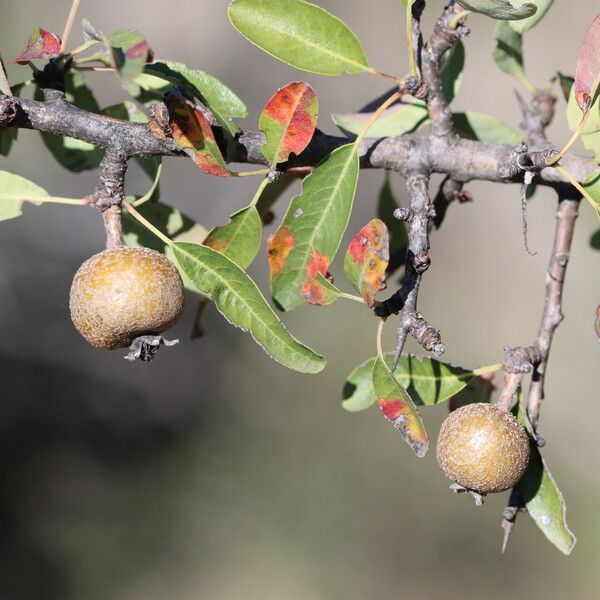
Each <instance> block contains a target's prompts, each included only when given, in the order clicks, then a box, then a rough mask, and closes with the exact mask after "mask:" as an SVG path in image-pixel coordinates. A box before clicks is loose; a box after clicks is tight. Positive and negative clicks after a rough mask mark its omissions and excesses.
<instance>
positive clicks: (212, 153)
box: [166, 92, 231, 177]
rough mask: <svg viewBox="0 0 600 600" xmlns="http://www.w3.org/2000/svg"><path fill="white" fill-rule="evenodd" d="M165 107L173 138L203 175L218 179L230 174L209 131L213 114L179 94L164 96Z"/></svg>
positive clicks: (211, 132) (212, 134)
mask: <svg viewBox="0 0 600 600" xmlns="http://www.w3.org/2000/svg"><path fill="white" fill-rule="evenodd" d="M166 105H167V108H168V110H169V124H170V126H171V130H172V132H173V139H174V140H175V142H176V143H177V145H178V146H179V147H180V148H181V149H182V150H184V151H185V152H186V154H188V155H189V156H190V157H191V158H192V159H193V160H194V162H195V163H196V164H197V165H198V166H199V167H200V168H201V169H202V170H203V171H204V172H205V173H209V174H210V175H218V176H220V177H227V176H228V175H230V174H231V173H230V171H229V169H228V168H227V165H226V164H225V161H224V160H223V156H222V155H221V151H220V150H219V146H218V145H217V141H216V140H215V136H214V133H213V131H212V128H211V121H210V119H211V116H212V115H211V114H210V113H209V112H208V111H207V110H206V109H204V110H203V109H201V108H200V107H198V106H196V105H195V104H194V103H193V102H192V101H191V100H188V99H187V98H186V97H185V96H183V95H181V94H180V93H178V92H172V93H170V94H169V95H168V96H167V99H166Z"/></svg>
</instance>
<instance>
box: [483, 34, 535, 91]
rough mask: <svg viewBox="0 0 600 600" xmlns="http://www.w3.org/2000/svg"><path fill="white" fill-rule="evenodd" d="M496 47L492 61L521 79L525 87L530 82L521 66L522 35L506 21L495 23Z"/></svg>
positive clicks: (509, 73)
mask: <svg viewBox="0 0 600 600" xmlns="http://www.w3.org/2000/svg"><path fill="white" fill-rule="evenodd" d="M494 37H495V38H496V49H495V50H494V53H493V55H492V56H493V57H494V61H495V62H496V64H497V65H498V67H500V69H501V70H502V71H504V72H505V73H507V74H508V75H511V76H512V77H516V78H517V79H518V80H520V81H522V82H523V83H524V84H525V86H526V87H529V86H530V85H531V84H530V83H529V80H528V78H527V75H525V69H524V68H523V51H522V47H523V37H522V36H521V34H520V33H518V32H516V31H515V30H514V29H513V28H512V27H511V26H510V25H509V24H508V23H497V24H496V28H495V29H494Z"/></svg>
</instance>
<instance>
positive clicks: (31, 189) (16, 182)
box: [0, 171, 48, 221]
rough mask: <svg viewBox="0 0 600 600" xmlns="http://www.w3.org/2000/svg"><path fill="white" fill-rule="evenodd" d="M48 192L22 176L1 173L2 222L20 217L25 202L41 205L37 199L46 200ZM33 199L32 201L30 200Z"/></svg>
mask: <svg viewBox="0 0 600 600" xmlns="http://www.w3.org/2000/svg"><path fill="white" fill-rule="evenodd" d="M47 196H48V192H47V191H46V190H44V189H43V188H41V187H40V186H38V185H36V184H35V183H33V182H32V181H29V179H25V178H24V177H21V176H20V175H15V174H14V173H9V172H8V171H0V221H6V220H7V219H14V218H15V217H20V216H21V215H22V214H23V212H22V210H21V209H22V206H23V202H25V201H29V202H31V203H32V204H37V205H39V204H40V202H39V201H36V200H33V199H35V198H44V197H47ZM30 199H31V200H30Z"/></svg>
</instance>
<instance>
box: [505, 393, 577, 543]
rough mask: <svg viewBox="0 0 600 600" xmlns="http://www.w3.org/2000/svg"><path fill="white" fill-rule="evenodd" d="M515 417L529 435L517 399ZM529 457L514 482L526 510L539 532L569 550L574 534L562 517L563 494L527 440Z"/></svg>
mask: <svg viewBox="0 0 600 600" xmlns="http://www.w3.org/2000/svg"><path fill="white" fill-rule="evenodd" d="M517 418H518V420H519V422H520V423H521V424H522V425H523V426H524V427H525V429H526V430H527V432H528V433H529V435H530V437H531V436H532V433H533V431H532V427H531V424H530V423H529V421H528V419H527V417H526V415H525V412H524V411H523V410H522V407H521V403H519V407H518V412H517ZM530 444H531V458H530V459H529V465H528V467H527V471H525V475H523V478H522V479H521V481H519V483H518V484H517V485H516V486H515V487H516V489H517V490H519V491H520V492H521V494H522V496H523V500H524V502H525V506H526V507H527V512H528V514H529V515H530V516H531V518H532V519H533V520H534V521H535V523H536V525H537V526H538V527H539V528H540V529H541V530H542V533H543V534H544V535H545V536H546V537H547V538H548V540H550V541H551V542H552V543H553V544H554V545H555V546H556V547H557V548H558V549H559V550H560V551H561V552H562V553H563V554H567V555H569V554H571V552H572V551H573V548H574V547H575V542H576V541H577V538H576V537H575V536H574V535H573V533H572V532H571V530H570V529H569V526H568V525H567V521H566V514H567V507H566V504H565V500H564V498H563V495H562V493H561V491H560V489H559V488H558V486H557V484H556V481H555V480H554V477H552V474H551V473H550V471H549V469H548V466H547V465H546V462H545V461H544V459H543V458H542V455H541V454H540V451H539V449H538V446H537V444H535V443H534V442H533V440H531V442H530Z"/></svg>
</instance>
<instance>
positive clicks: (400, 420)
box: [373, 356, 429, 457]
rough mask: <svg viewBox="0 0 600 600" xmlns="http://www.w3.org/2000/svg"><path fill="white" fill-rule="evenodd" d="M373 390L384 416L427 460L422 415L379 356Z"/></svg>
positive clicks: (374, 370) (375, 367) (425, 432)
mask: <svg viewBox="0 0 600 600" xmlns="http://www.w3.org/2000/svg"><path fill="white" fill-rule="evenodd" d="M373 389H374V391H375V398H376V399H377V403H378V404H379V408H380V410H381V412H382V413H383V416H384V417H385V418H386V419H387V420H388V421H390V422H391V423H392V424H393V425H394V427H395V428H396V429H397V430H398V431H399V432H400V434H401V435H402V437H403V438H404V441H405V442H406V443H407V444H408V445H409V446H410V447H411V448H412V450H413V452H414V453H415V454H416V455H417V456H418V457H423V456H425V454H427V450H428V449H429V438H428V437H427V431H426V430H425V425H424V424H423V420H422V419H421V415H420V414H419V411H418V410H417V408H416V407H415V404H414V402H413V401H412V398H411V397H410V396H409V395H408V392H407V391H406V390H405V389H404V388H403V387H402V386H401V385H400V384H399V383H398V381H397V380H396V378H395V377H394V376H393V375H392V374H391V373H390V370H389V369H388V367H387V365H386V364H385V362H384V361H383V359H382V358H381V357H379V356H378V357H377V359H376V360H375V364H374V365H373Z"/></svg>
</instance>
